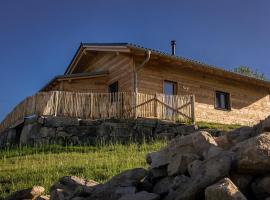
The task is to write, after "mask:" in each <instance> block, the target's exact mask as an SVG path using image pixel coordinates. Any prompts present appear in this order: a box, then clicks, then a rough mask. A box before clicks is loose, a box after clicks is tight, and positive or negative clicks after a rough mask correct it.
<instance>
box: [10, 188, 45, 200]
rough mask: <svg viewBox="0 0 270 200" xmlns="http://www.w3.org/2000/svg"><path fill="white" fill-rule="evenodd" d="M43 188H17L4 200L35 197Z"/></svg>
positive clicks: (21, 199) (40, 193) (20, 199)
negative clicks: (17, 189)
mask: <svg viewBox="0 0 270 200" xmlns="http://www.w3.org/2000/svg"><path fill="white" fill-rule="evenodd" d="M44 191H45V189H44V188H43V187H41V186H34V187H32V188H28V189H24V190H19V191H17V192H15V193H13V194H11V195H10V196H8V197H7V198H6V199H5V200H25V199H35V198H37V197H38V196H40V195H42V194H43V193H44Z"/></svg>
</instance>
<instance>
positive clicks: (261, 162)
mask: <svg viewBox="0 0 270 200" xmlns="http://www.w3.org/2000/svg"><path fill="white" fill-rule="evenodd" d="M232 151H234V152H236V166H237V170H238V172H241V173H252V174H262V173H267V172H270V153H269V152H270V133H268V132H266V133H262V134H260V135H258V136H256V137H253V138H250V139H247V140H245V141H243V142H240V143H238V144H236V145H235V146H234V147H233V148H232Z"/></svg>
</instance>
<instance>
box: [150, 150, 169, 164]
mask: <svg viewBox="0 0 270 200" xmlns="http://www.w3.org/2000/svg"><path fill="white" fill-rule="evenodd" d="M146 162H147V163H148V164H150V166H151V168H158V167H162V166H164V165H167V164H168V163H169V155H168V150H167V149H161V150H160V151H156V152H152V153H149V154H147V156H146Z"/></svg>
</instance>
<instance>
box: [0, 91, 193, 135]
mask: <svg viewBox="0 0 270 200" xmlns="http://www.w3.org/2000/svg"><path fill="white" fill-rule="evenodd" d="M194 101H195V99H194V96H193V95H184V96H183V95H164V94H143V93H134V92H119V93H113V94H112V93H77V92H76V93H75V92H63V91H52V92H40V93H37V94H35V95H33V96H30V97H27V98H26V99H25V100H23V101H22V102H21V103H19V104H18V105H17V106H16V107H15V108H14V109H13V110H12V111H11V112H10V113H9V114H8V115H7V116H6V118H5V119H4V120H3V121H2V122H1V124H0V132H2V131H4V130H5V129H6V128H9V127H11V126H13V125H14V124H16V123H18V122H19V121H22V120H24V118H25V117H28V116H32V115H37V116H65V117H77V118H81V119H108V118H124V119H125V118H137V117H145V118H158V119H164V120H172V121H179V122H195V112H194Z"/></svg>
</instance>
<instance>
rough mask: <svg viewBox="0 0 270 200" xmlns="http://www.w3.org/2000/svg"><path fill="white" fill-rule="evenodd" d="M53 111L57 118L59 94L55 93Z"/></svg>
mask: <svg viewBox="0 0 270 200" xmlns="http://www.w3.org/2000/svg"><path fill="white" fill-rule="evenodd" d="M55 98H56V99H55V111H54V116H55V117H56V116H57V112H58V104H59V92H58V91H56V92H55Z"/></svg>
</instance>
